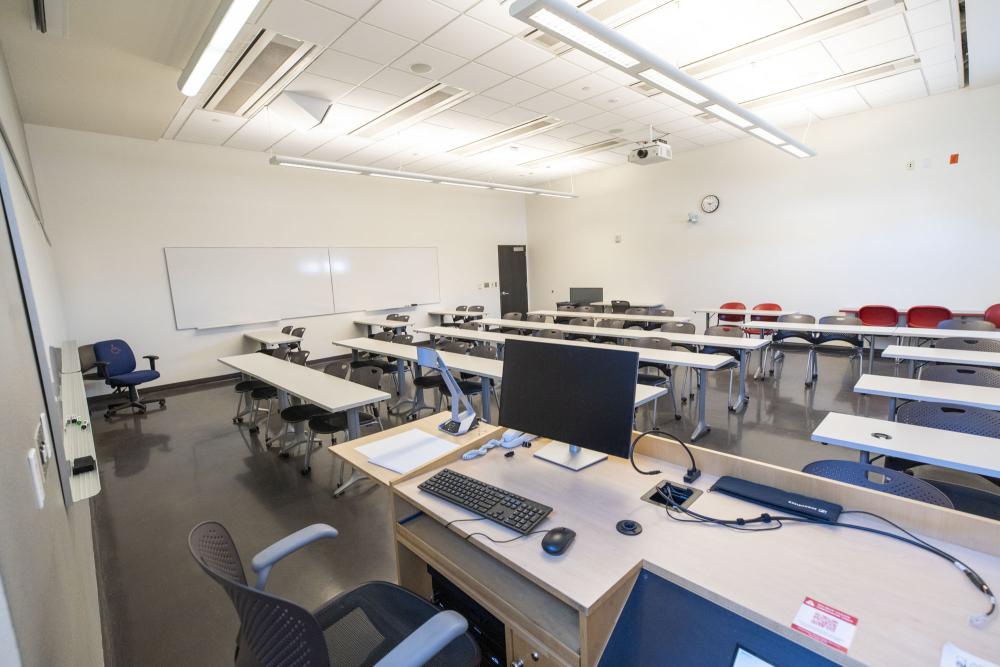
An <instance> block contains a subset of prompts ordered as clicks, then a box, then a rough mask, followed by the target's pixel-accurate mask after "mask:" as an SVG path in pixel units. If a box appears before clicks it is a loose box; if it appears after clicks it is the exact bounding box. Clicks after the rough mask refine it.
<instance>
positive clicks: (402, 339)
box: [392, 334, 413, 345]
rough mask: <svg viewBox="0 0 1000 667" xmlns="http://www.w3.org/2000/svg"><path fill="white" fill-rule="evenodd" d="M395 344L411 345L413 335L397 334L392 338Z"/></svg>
mask: <svg viewBox="0 0 1000 667" xmlns="http://www.w3.org/2000/svg"><path fill="white" fill-rule="evenodd" d="M392 342H393V343H398V344H399V345H409V344H410V343H412V342H413V335H412V334H396V335H395V336H393V337H392Z"/></svg>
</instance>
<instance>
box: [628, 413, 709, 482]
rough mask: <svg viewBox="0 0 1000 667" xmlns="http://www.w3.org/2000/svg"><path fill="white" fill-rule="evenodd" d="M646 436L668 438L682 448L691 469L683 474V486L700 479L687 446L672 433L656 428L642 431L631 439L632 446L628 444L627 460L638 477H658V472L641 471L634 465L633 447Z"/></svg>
mask: <svg viewBox="0 0 1000 667" xmlns="http://www.w3.org/2000/svg"><path fill="white" fill-rule="evenodd" d="M647 435H662V436H666V437H668V438H670V439H671V440H673V441H674V442H676V443H677V444H678V445H680V446H681V447H683V448H684V451H685V452H687V455H688V458H689V459H691V467H690V468H688V470H687V472H686V473H685V474H684V483H685V484H690V483H691V482H693V481H695V480H696V479H698V478H699V477H701V471H700V470H698V464H697V463H695V462H694V454H692V453H691V449H690V448H689V447H688V446H687V445H685V444H684V441H683V440H681V439H680V438H678V437H677V436H676V435H674V434H673V433H667V432H666V431H661V430H660V429H659V428H656V427H654V428H651V429H649V430H648V431H643V432H642V433H640V434H639V435H637V436H635V438H633V439H632V444H630V445H629V446H628V460H629V463H631V464H632V467H633V468H635V471H636V472H637V473H639V474H640V475H659V474H660V471H659V470H641V469H640V468H639V466H637V465H636V464H635V446H636V445H637V444H639V441H640V440H642V439H643V438H644V437H646V436H647Z"/></svg>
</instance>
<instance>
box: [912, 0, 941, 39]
mask: <svg viewBox="0 0 1000 667" xmlns="http://www.w3.org/2000/svg"><path fill="white" fill-rule="evenodd" d="M948 4H949V3H948V0H936V1H935V2H931V3H928V4H926V5H923V6H922V7H917V8H915V9H911V10H909V11H908V12H906V23H907V24H908V25H909V26H910V30H911V31H912V32H922V31H924V30H930V29H931V28H935V27H937V26H941V25H947V26H951V8H950V7H949V6H948Z"/></svg>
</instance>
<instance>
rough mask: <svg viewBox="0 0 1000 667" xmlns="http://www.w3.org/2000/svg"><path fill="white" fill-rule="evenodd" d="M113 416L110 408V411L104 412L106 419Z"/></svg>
mask: <svg viewBox="0 0 1000 667" xmlns="http://www.w3.org/2000/svg"><path fill="white" fill-rule="evenodd" d="M111 417H112V414H111V411H110V410H109V411H108V412H105V413H104V418H105V419H107V420H110V419H111Z"/></svg>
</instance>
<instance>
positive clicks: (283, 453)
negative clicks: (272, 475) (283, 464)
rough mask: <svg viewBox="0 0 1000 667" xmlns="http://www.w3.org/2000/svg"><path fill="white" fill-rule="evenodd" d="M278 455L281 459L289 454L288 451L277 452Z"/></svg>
mask: <svg viewBox="0 0 1000 667" xmlns="http://www.w3.org/2000/svg"><path fill="white" fill-rule="evenodd" d="M278 456H280V457H281V458H283V459H287V458H288V456H289V454H288V452H279V453H278Z"/></svg>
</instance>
